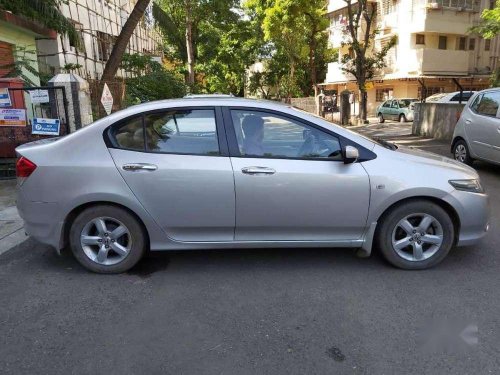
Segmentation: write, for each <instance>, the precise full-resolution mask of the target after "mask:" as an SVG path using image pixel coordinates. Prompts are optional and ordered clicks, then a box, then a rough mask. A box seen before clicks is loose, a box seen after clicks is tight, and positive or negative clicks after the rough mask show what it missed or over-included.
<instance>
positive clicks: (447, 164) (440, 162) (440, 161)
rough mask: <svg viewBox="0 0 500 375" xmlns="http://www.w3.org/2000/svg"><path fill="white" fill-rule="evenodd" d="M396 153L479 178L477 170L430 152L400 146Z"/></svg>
mask: <svg viewBox="0 0 500 375" xmlns="http://www.w3.org/2000/svg"><path fill="white" fill-rule="evenodd" d="M395 152H397V153H399V154H404V155H407V156H408V157H410V158H411V159H412V160H413V161H415V162H418V163H423V164H429V165H434V166H438V167H443V168H447V169H453V170H455V171H457V172H462V173H465V174H467V175H470V177H471V178H478V177H479V175H478V173H477V172H476V170H475V169H474V168H472V167H469V166H468V165H466V164H463V163H460V162H459V161H456V160H453V159H451V158H448V157H445V156H441V155H438V154H435V153H433V152H429V151H423V150H420V149H418V148H414V147H406V146H399V145H398V149H397V150H395Z"/></svg>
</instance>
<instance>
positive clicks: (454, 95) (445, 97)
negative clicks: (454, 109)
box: [425, 91, 476, 103]
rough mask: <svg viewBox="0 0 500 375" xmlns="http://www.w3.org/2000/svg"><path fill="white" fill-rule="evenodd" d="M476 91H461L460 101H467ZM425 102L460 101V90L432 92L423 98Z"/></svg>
mask: <svg viewBox="0 0 500 375" xmlns="http://www.w3.org/2000/svg"><path fill="white" fill-rule="evenodd" d="M475 93H476V91H462V100H461V101H462V103H467V101H468V100H469V99H470V98H471V97H472V95H474V94H475ZM425 102H426V103H460V91H455V92H448V93H446V92H443V93H439V94H434V95H431V96H429V97H427V98H426V99H425Z"/></svg>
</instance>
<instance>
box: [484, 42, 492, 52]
mask: <svg viewBox="0 0 500 375" xmlns="http://www.w3.org/2000/svg"><path fill="white" fill-rule="evenodd" d="M490 47H491V39H485V40H484V50H485V51H489V50H490Z"/></svg>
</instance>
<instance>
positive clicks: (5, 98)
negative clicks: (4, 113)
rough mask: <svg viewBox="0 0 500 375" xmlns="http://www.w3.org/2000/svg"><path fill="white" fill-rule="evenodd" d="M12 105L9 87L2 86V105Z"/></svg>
mask: <svg viewBox="0 0 500 375" xmlns="http://www.w3.org/2000/svg"><path fill="white" fill-rule="evenodd" d="M11 105H12V103H11V101H10V95H9V89H8V88H3V87H2V88H0V107H10V106H11Z"/></svg>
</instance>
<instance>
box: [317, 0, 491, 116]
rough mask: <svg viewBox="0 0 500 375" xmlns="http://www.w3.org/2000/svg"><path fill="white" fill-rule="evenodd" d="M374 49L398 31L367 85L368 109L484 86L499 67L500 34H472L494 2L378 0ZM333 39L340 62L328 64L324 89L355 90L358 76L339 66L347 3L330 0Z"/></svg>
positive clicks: (344, 49) (345, 33)
mask: <svg viewBox="0 0 500 375" xmlns="http://www.w3.org/2000/svg"><path fill="white" fill-rule="evenodd" d="M373 4H374V5H375V6H376V7H377V19H376V27H377V29H378V30H379V33H378V34H377V36H376V38H375V41H374V48H376V49H380V47H381V46H382V45H383V44H384V43H386V42H387V41H388V40H389V39H390V38H391V37H392V36H394V35H397V37H398V42H397V45H396V46H395V47H394V48H392V49H391V50H390V51H389V53H388V55H387V57H386V64H387V67H386V68H384V69H382V70H381V71H379V72H377V75H376V77H375V78H374V79H373V80H372V81H370V82H369V83H368V85H367V88H368V112H369V114H372V115H373V114H375V109H376V107H377V106H378V105H379V104H380V103H381V102H383V101H384V100H386V99H389V98H392V97H394V98H418V99H422V98H425V97H427V96H430V95H432V94H435V93H439V92H453V91H459V90H460V88H463V89H464V90H480V89H484V88H486V87H488V84H489V76H490V75H491V73H492V71H494V70H495V69H496V68H498V67H499V66H500V65H499V64H500V63H499V61H498V60H499V54H500V36H497V37H496V38H494V39H490V40H486V39H483V38H481V37H480V36H479V35H476V34H470V33H469V29H470V28H471V27H473V26H475V25H477V24H478V23H479V21H480V15H481V12H482V10H483V9H486V8H492V7H494V6H495V1H494V0H378V1H374V2H373ZM328 16H329V18H330V34H329V41H330V44H331V46H332V47H334V48H339V60H338V61H335V62H331V63H330V64H328V73H327V76H326V80H325V84H324V88H325V89H327V90H337V91H339V92H340V91H342V90H345V89H347V90H350V91H353V92H354V93H356V94H357V86H356V84H355V81H354V77H353V76H350V75H346V74H345V73H343V72H342V70H341V69H340V67H341V64H340V62H341V59H342V56H343V55H344V54H346V53H349V49H348V47H347V46H346V45H345V44H344V43H345V42H347V41H348V38H349V36H348V30H347V7H346V3H345V1H343V0H330V3H329V6H328ZM354 111H356V109H354Z"/></svg>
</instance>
